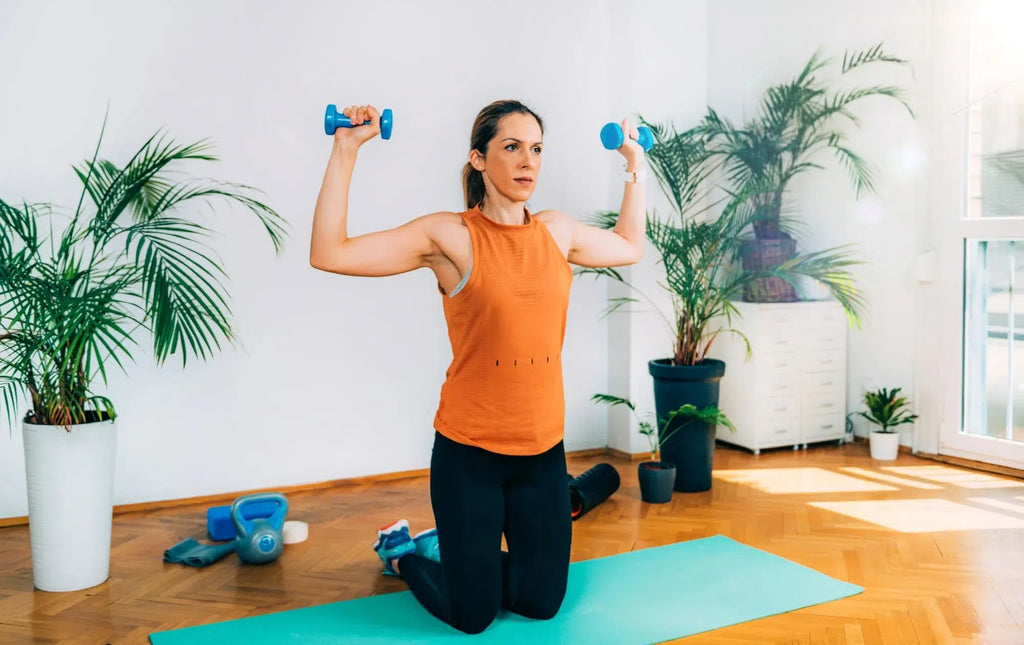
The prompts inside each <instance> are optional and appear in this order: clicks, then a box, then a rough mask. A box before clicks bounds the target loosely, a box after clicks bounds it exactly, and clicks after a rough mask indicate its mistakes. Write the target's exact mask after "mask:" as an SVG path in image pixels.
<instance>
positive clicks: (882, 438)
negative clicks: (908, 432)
mask: <svg viewBox="0 0 1024 645" xmlns="http://www.w3.org/2000/svg"><path fill="white" fill-rule="evenodd" d="M869 441H870V442H871V458H872V459H878V460H879V461H892V460H894V459H896V455H897V454H899V451H900V433H898V432H874V431H872V432H871V438H870V439H869Z"/></svg>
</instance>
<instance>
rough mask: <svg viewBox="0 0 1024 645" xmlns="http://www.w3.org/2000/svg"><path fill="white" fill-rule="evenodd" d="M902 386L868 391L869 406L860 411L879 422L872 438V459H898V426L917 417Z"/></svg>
mask: <svg viewBox="0 0 1024 645" xmlns="http://www.w3.org/2000/svg"><path fill="white" fill-rule="evenodd" d="M900 389H901V388H898V387H896V388H893V389H891V390H889V389H886V388H880V389H877V390H871V391H868V392H865V393H864V405H865V407H866V408H867V410H865V411H861V412H857V414H859V415H860V416H862V417H864V418H865V419H867V420H868V421H870V422H871V423H873V424H875V425H877V426H878V429H877V430H872V431H871V434H870V435H869V439H868V441H869V443H870V446H871V458H872V459H878V460H880V461H892V460H893V459H896V455H897V454H899V450H900V435H899V431H898V430H896V428H897V427H898V426H901V425H903V424H905V423H913V422H914V420H915V419H917V415H916V414H912V413H911V412H910V401H909V400H907V398H906V397H904V396H900Z"/></svg>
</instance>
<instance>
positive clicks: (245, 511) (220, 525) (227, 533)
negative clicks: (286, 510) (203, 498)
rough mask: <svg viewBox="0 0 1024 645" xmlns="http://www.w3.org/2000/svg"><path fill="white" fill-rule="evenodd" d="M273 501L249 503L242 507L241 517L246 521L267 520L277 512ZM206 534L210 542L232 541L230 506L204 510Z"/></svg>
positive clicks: (232, 523)
mask: <svg viewBox="0 0 1024 645" xmlns="http://www.w3.org/2000/svg"><path fill="white" fill-rule="evenodd" d="M277 507H278V503H277V502H275V501H266V502H250V503H248V504H245V505H244V506H242V517H244V518H245V519H247V520H255V519H257V518H267V517H270V516H271V515H273V514H274V511H276V510H277ZM206 532H207V533H209V534H210V539H211V540H234V539H235V523H234V522H232V521H231V505H230V504H229V505H227V506H214V507H212V508H208V509H206Z"/></svg>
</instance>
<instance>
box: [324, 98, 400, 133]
mask: <svg viewBox="0 0 1024 645" xmlns="http://www.w3.org/2000/svg"><path fill="white" fill-rule="evenodd" d="M370 123H372V121H363V122H362V123H360V124H358V125H370ZM393 123H394V115H393V113H392V112H391V109H390V108H388V109H385V110H384V111H383V112H381V114H380V137H381V139H390V138H391V126H392V124H393ZM352 127H355V126H353V125H352V121H351V120H350V119H349V118H348V117H347V116H345V113H344V112H338V107H337V106H336V105H335V104H334V103H331V104H330V105H328V106H327V113H326V114H324V132H325V133H327V134H334V131H335V130H337V129H338V128H352Z"/></svg>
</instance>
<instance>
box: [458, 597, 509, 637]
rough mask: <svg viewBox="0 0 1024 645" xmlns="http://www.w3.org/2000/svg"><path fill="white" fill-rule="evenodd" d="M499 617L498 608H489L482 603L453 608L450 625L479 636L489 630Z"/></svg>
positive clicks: (495, 606)
mask: <svg viewBox="0 0 1024 645" xmlns="http://www.w3.org/2000/svg"><path fill="white" fill-rule="evenodd" d="M497 616H498V606H497V605H494V606H488V605H486V604H482V603H480V602H476V603H474V604H466V605H463V606H461V607H460V606H453V607H452V613H451V621H450V624H451V626H452V627H454V628H455V629H457V630H459V631H461V632H465V633H467V634H479V633H480V632H482V631H484V630H485V629H487V627H488V626H489V625H490V624H491V623H493V622H494V619H495V618H496V617H497Z"/></svg>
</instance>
